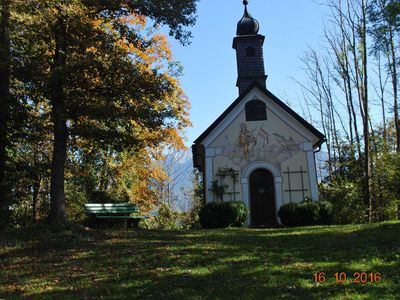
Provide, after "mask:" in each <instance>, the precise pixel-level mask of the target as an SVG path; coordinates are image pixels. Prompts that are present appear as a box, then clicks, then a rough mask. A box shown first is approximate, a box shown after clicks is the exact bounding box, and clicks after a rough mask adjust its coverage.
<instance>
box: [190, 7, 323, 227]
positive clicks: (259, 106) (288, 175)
mask: <svg viewBox="0 0 400 300" xmlns="http://www.w3.org/2000/svg"><path fill="white" fill-rule="evenodd" d="M243 4H244V6H245V7H244V15H243V17H242V19H241V20H240V21H239V22H238V25H237V31H236V37H235V38H234V39H233V48H234V49H235V50H236V58H237V70H238V79H237V82H236V86H237V87H238V89H239V97H238V98H237V99H236V100H234V101H233V102H232V104H231V105H230V106H229V107H228V108H227V109H226V110H225V111H224V112H223V113H222V114H221V115H220V116H219V117H218V118H217V119H216V120H215V121H214V122H213V123H212V124H211V125H210V126H209V127H208V128H207V129H206V130H205V131H204V132H203V133H202V134H201V135H200V136H199V137H198V138H197V139H196V140H195V141H194V143H193V146H192V152H193V163H194V167H195V168H197V169H198V170H199V171H200V172H202V174H203V183H204V197H205V201H206V202H210V201H242V202H243V203H244V204H245V205H246V206H247V207H248V209H249V212H250V214H249V220H248V223H249V225H252V226H268V227H269V226H275V225H277V224H279V223H280V220H279V217H278V215H277V213H278V210H279V208H280V207H281V206H282V205H283V204H285V203H295V202H300V201H302V200H303V199H304V198H306V197H311V198H312V199H313V200H315V201H316V200H318V185H317V174H316V165H315V152H316V151H318V150H319V149H320V147H321V145H322V143H323V142H324V140H325V137H324V135H323V134H322V133H321V132H319V131H318V130H317V129H316V128H314V127H313V126H312V125H311V124H309V123H308V122H307V121H305V120H304V119H303V118H302V117H301V116H299V115H298V114H297V113H296V112H294V111H293V110H292V109H291V108H290V107H288V106H287V105H286V104H285V103H283V102H282V101H281V100H279V99H278V98H277V97H276V96H274V95H273V94H272V93H271V92H270V91H269V90H268V89H267V88H266V79H267V75H266V74H265V70H264V56H263V43H264V39H265V37H264V36H263V35H261V34H259V33H258V31H259V23H258V22H257V20H255V19H254V18H253V17H252V16H251V15H250V14H249V12H248V10H247V5H248V1H246V0H245V1H243Z"/></svg>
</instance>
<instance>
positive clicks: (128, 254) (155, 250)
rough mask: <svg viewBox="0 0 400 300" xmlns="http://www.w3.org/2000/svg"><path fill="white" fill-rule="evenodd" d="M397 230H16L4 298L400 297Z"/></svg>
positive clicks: (1, 279)
mask: <svg viewBox="0 0 400 300" xmlns="http://www.w3.org/2000/svg"><path fill="white" fill-rule="evenodd" d="M399 232H400V223H399V222H386V223H380V224H373V225H348V226H326V227H322V226H319V227H308V228H294V229H269V230H268V229H267V230H266V229H263V230H256V229H227V230H210V231H204V230H200V231H177V232H166V231H144V230H133V231H126V230H106V231H98V230H88V229H84V228H75V229H69V230H64V231H58V232H52V231H49V230H48V229H46V227H43V226H37V227H34V228H30V229H19V230H10V231H7V232H2V234H1V240H0V258H1V262H2V271H1V272H0V299H2V298H5V299H18V298H26V297H28V298H30V297H32V298H35V299H99V298H101V299H396V297H397V296H396V295H400V274H399V272H398V270H400V235H399ZM316 272H325V275H326V282H323V283H315V282H314V280H313V274H314V273H316ZM336 272H338V273H340V272H345V273H346V274H347V280H346V282H345V283H344V284H340V283H336V282H335V276H334V273H336ZM355 272H367V281H368V282H366V283H362V282H360V283H355V282H353V281H354V273H355ZM371 272H373V275H370V273H371ZM376 272H379V276H377V273H376ZM343 276H344V275H342V278H343ZM362 279H363V280H364V278H362ZM378 279H380V281H379V282H370V281H371V280H372V281H378ZM397 299H398V298H397Z"/></svg>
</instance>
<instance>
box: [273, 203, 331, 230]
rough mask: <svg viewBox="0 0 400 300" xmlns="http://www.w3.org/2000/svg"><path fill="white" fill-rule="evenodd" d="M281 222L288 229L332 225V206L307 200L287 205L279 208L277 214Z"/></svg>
mask: <svg viewBox="0 0 400 300" xmlns="http://www.w3.org/2000/svg"><path fill="white" fill-rule="evenodd" d="M278 216H279V218H280V219H281V222H282V223H283V224H284V225H285V226H288V227H292V226H312V225H329V224H332V204H331V203H329V202H327V201H325V200H322V201H316V202H315V201H312V200H311V199H309V198H306V199H304V201H302V202H300V203H288V204H284V205H282V206H281V208H280V209H279V212H278Z"/></svg>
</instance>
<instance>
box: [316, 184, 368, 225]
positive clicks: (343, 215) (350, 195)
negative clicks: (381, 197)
mask: <svg viewBox="0 0 400 300" xmlns="http://www.w3.org/2000/svg"><path fill="white" fill-rule="evenodd" d="M320 192H321V198H322V199H326V200H327V201H329V202H330V203H332V205H333V223H335V224H357V223H364V222H365V220H366V211H367V208H366V205H365V204H364V202H363V193H362V190H361V187H360V186H359V185H358V184H357V183H354V182H351V181H344V180H343V181H339V180H337V181H334V182H331V183H330V184H329V185H321V186H320Z"/></svg>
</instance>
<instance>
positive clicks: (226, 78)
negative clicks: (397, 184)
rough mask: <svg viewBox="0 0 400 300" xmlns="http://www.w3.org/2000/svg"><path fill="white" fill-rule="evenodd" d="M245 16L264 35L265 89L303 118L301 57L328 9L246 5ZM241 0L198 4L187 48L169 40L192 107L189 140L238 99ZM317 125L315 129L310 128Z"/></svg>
mask: <svg viewBox="0 0 400 300" xmlns="http://www.w3.org/2000/svg"><path fill="white" fill-rule="evenodd" d="M248 10H249V13H250V14H251V15H252V16H253V17H254V18H255V19H256V20H257V21H258V22H259V23H260V31H259V34H262V35H264V36H265V37H266V38H265V42H264V64H265V70H266V74H267V75H268V79H267V88H268V90H270V91H271V92H272V93H273V94H275V95H276V96H278V97H279V98H280V99H281V100H283V101H285V102H286V103H288V104H289V105H290V106H291V108H292V109H294V110H295V111H296V112H298V113H300V114H301V101H302V93H301V88H300V87H299V85H298V84H297V83H295V81H294V80H293V78H296V79H297V80H300V81H301V80H302V77H304V73H303V72H302V70H301V67H302V63H301V59H300V58H301V56H302V55H303V54H304V52H305V51H306V50H307V48H308V46H312V47H320V46H321V43H322V40H323V39H322V36H323V25H324V22H325V23H326V22H327V21H326V18H327V12H328V9H327V8H326V7H325V6H322V5H320V4H318V3H317V2H316V1H314V0H250V1H249V5H248ZM243 11H244V6H243V4H242V0H200V2H199V3H198V9H197V22H196V25H195V26H194V27H192V28H190V30H191V32H192V35H193V38H192V39H191V44H190V45H189V46H185V47H184V46H181V45H180V44H179V43H178V42H177V41H175V40H174V39H172V38H171V39H170V43H171V47H172V51H173V53H174V59H175V60H176V61H179V62H180V63H181V64H182V65H183V68H184V71H183V76H182V77H181V78H180V81H181V84H182V88H183V90H184V91H185V93H186V95H187V96H188V97H189V101H190V102H191V110H190V118H191V121H192V123H193V126H192V127H190V128H188V129H187V130H186V137H187V141H186V145H187V146H191V145H192V143H193V141H194V140H195V139H196V138H197V137H198V136H199V135H200V134H201V133H202V132H203V131H204V130H205V129H207V127H208V126H210V125H211V123H212V122H214V120H215V119H216V118H217V117H218V116H219V115H220V114H221V113H222V112H223V111H224V110H225V109H226V108H227V107H228V106H229V105H230V104H231V103H232V102H233V101H234V100H235V99H236V98H237V97H238V96H239V95H238V89H237V87H236V79H237V69H236V56H235V50H234V49H232V40H233V38H234V37H235V36H236V26H237V22H238V21H239V20H240V19H241V17H242V16H243ZM314 125H315V124H314Z"/></svg>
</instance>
